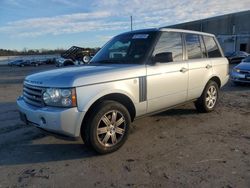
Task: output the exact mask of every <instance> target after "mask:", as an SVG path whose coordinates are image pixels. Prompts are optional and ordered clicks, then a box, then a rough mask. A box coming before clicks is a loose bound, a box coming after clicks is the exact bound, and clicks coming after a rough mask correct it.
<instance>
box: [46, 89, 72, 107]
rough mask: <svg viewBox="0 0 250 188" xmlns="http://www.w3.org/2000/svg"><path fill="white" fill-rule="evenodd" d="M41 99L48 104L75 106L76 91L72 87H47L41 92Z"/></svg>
mask: <svg viewBox="0 0 250 188" xmlns="http://www.w3.org/2000/svg"><path fill="white" fill-rule="evenodd" d="M43 101H44V103H45V104H46V105H48V106H57V107H75V106H76V91H75V88H73V89H59V88H47V89H46V90H45V92H44V93H43Z"/></svg>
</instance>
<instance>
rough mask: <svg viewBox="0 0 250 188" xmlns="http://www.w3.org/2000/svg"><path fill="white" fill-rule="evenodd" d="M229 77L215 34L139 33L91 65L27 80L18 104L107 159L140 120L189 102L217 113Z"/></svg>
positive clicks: (118, 40)
mask: <svg viewBox="0 0 250 188" xmlns="http://www.w3.org/2000/svg"><path fill="white" fill-rule="evenodd" d="M228 74H229V67H228V61H227V59H226V58H225V57H224V55H223V52H222V50H221V48H220V46H219V43H218V42H217V40H216V38H215V36H214V35H211V34H208V33H201V32H194V31H187V30H177V29H165V28H160V29H146V30H137V31H132V32H127V33H123V34H120V35H118V36H116V37H114V38H113V39H111V40H110V41H109V42H108V43H107V44H105V45H104V46H103V47H102V49H101V50H100V51H99V52H98V53H97V54H96V55H95V56H94V57H93V59H92V60H91V62H90V64H88V65H83V66H77V67H68V68H60V69H56V70H50V71H46V72H41V73H36V74H33V75H30V76H27V77H26V78H25V80H24V87H23V93H22V96H20V97H19V98H18V99H17V104H18V107H19V110H20V114H21V118H22V120H24V121H25V122H26V123H27V124H32V125H34V126H37V127H40V128H42V129H45V130H48V131H52V132H56V133H62V134H66V135H69V136H73V137H79V136H81V137H82V138H83V141H84V143H85V144H86V145H88V146H91V147H92V148H94V149H95V150H96V151H97V152H99V153H109V152H113V151H115V150H117V149H118V148H120V147H121V146H122V145H123V144H124V142H125V140H126V139H127V137H128V132H129V126H130V123H131V122H132V121H134V120H135V119H136V118H139V117H143V116H145V115H149V114H152V113H157V112H160V111H163V110H166V109H169V108H172V107H175V106H176V105H181V104H183V103H186V102H188V101H190V102H194V104H195V107H196V109H197V110H198V111H199V112H211V111H213V110H214V108H215V106H216V104H217V102H218V97H219V89H220V88H221V87H222V86H223V85H225V83H226V82H227V81H228V78H229V76H228ZM152 126H153V125H152Z"/></svg>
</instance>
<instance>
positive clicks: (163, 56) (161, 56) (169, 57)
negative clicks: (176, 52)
mask: <svg viewBox="0 0 250 188" xmlns="http://www.w3.org/2000/svg"><path fill="white" fill-rule="evenodd" d="M153 62H154V63H157V62H159V63H167V62H173V53H172V52H163V53H158V54H156V55H155V56H154V57H153Z"/></svg>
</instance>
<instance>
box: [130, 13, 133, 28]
mask: <svg viewBox="0 0 250 188" xmlns="http://www.w3.org/2000/svg"><path fill="white" fill-rule="evenodd" d="M130 29H131V31H132V30H133V17H132V16H130Z"/></svg>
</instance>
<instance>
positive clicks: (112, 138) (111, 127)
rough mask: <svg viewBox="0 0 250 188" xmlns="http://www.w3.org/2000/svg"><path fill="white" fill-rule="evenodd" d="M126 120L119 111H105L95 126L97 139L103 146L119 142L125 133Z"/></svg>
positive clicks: (110, 145)
mask: <svg viewBox="0 0 250 188" xmlns="http://www.w3.org/2000/svg"><path fill="white" fill-rule="evenodd" d="M126 126H127V125H126V121H125V118H124V116H123V115H122V113H121V112H119V111H117V110H112V111H109V112H107V113H105V114H104V115H103V116H102V118H101V119H100V121H99V123H98V126H97V140H98V142H99V143H100V144H102V145H104V146H105V147H112V146H114V145H116V144H117V143H119V142H120V141H121V140H122V138H123V136H124V133H125V129H126Z"/></svg>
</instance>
